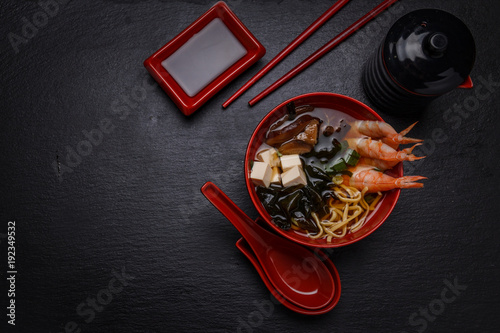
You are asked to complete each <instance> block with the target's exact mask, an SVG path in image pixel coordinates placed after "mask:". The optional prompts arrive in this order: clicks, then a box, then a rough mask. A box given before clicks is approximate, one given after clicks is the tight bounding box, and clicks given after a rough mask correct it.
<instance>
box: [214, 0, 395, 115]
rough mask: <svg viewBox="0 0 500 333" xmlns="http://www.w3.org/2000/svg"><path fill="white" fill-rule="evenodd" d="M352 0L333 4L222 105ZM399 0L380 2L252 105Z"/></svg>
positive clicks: (242, 91) (259, 95) (260, 95)
mask: <svg viewBox="0 0 500 333" xmlns="http://www.w3.org/2000/svg"><path fill="white" fill-rule="evenodd" d="M349 1H350V0H338V1H337V2H336V3H335V4H334V5H333V6H331V7H330V8H329V9H328V10H327V11H326V12H324V13H323V14H322V15H321V16H320V17H319V18H318V19H316V21H314V22H313V23H312V24H311V25H310V26H309V27H308V28H307V29H306V30H304V31H303V32H302V33H301V34H300V35H299V36H297V37H296V38H295V39H294V40H293V41H292V42H291V43H290V44H289V45H288V46H287V47H285V48H284V49H283V50H282V51H281V52H280V53H278V54H277V55H276V56H275V57H274V58H273V59H272V60H271V61H270V62H269V63H268V64H267V65H266V66H264V67H263V68H262V69H261V70H260V71H259V72H258V73H257V74H255V75H254V76H253V77H252V78H251V79H250V80H249V81H248V82H247V83H245V84H244V85H243V86H242V87H241V88H240V89H238V91H236V92H235V93H234V94H233V95H232V96H231V97H230V98H229V99H228V100H227V101H226V102H224V104H222V107H224V108H226V107H227V106H229V104H231V103H232V102H233V101H234V100H236V99H237V98H238V97H239V96H241V94H243V93H244V92H245V91H246V90H247V89H248V88H250V87H251V86H252V85H253V84H254V83H255V82H257V81H258V80H259V79H260V78H262V77H263V76H264V75H266V73H267V72H269V71H270V70H271V69H272V68H273V67H274V66H275V65H276V64H277V63H279V62H280V61H281V60H283V59H284V58H285V57H286V56H287V55H289V54H290V53H291V52H292V51H293V50H294V49H295V48H297V47H298V46H299V45H300V44H301V43H302V42H303V41H305V40H306V39H307V38H308V37H309V36H311V35H312V34H313V33H314V32H315V31H316V30H317V29H319V28H320V27H321V26H322V25H323V24H324V23H325V22H326V21H328V20H329V19H330V18H331V17H332V16H333V15H334V14H335V13H337V12H338V11H339V10H340V9H341V8H342V7H343V6H344V5H346V4H347V3H348V2H349ZM396 1H398V0H385V1H383V2H382V3H380V4H379V5H378V6H377V7H375V8H373V9H372V10H371V11H369V12H368V13H367V14H365V16H363V17H362V18H360V19H359V20H357V21H356V22H354V23H353V24H351V25H350V26H349V27H348V28H347V29H345V30H344V31H342V32H341V33H340V34H338V35H337V36H335V37H334V38H333V39H332V40H330V41H329V42H328V43H326V44H325V45H323V46H322V47H321V48H319V49H318V50H316V51H315V52H314V53H313V54H311V55H310V56H309V57H307V58H306V59H305V60H303V61H302V62H301V63H300V64H298V65H297V66H295V67H294V68H293V69H291V70H290V71H289V72H288V73H286V74H285V75H283V76H282V77H281V78H280V79H278V80H277V81H276V82H274V83H273V84H272V85H270V86H269V87H267V88H266V89H265V90H263V91H262V92H261V93H259V94H258V95H257V96H255V97H254V98H253V99H251V100H250V102H248V104H250V106H253V105H255V104H256V103H257V102H259V101H260V100H261V99H263V98H264V97H266V96H267V95H269V94H270V93H271V92H273V91H274V90H276V89H277V88H279V87H281V86H282V85H283V84H285V83H286V82H288V81H289V80H291V79H292V78H293V77H295V76H296V75H297V74H299V73H300V72H302V71H303V70H304V69H306V68H307V67H309V66H310V65H312V64H313V63H314V62H315V61H316V60H318V59H320V58H321V57H323V56H324V55H325V54H327V53H328V52H330V51H331V50H332V49H333V48H335V47H336V46H337V45H339V44H340V43H341V42H343V41H344V40H345V39H346V38H348V37H349V36H350V35H352V34H353V33H354V32H356V31H357V30H358V29H360V28H361V27H363V26H364V25H365V24H367V23H368V22H369V21H371V20H372V19H373V18H375V17H376V16H377V15H379V14H380V13H382V12H383V11H384V10H385V9H387V8H388V7H389V6H391V5H392V4H393V3H395V2H396Z"/></svg>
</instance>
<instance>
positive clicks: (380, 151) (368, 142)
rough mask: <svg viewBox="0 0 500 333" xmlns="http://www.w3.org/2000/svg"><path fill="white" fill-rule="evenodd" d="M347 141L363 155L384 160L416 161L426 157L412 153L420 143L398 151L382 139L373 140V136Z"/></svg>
mask: <svg viewBox="0 0 500 333" xmlns="http://www.w3.org/2000/svg"><path fill="white" fill-rule="evenodd" d="M347 142H348V144H349V147H351V148H353V149H354V150H356V151H357V152H358V153H359V154H360V155H361V156H364V157H370V158H376V159H379V160H384V161H392V162H396V161H398V162H401V161H416V160H419V159H422V158H424V157H425V156H421V157H418V156H415V155H413V154H412V153H411V151H412V150H413V148H415V147H416V146H417V145H419V144H418V143H417V144H415V145H414V146H413V147H410V148H406V149H404V150H400V151H397V150H396V149H394V148H392V147H390V146H388V145H386V144H385V143H383V142H382V141H378V140H372V139H371V138H358V139H347Z"/></svg>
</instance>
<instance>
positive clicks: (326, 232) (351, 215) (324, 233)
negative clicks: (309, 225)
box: [309, 184, 382, 242]
mask: <svg viewBox="0 0 500 333" xmlns="http://www.w3.org/2000/svg"><path fill="white" fill-rule="evenodd" d="M333 191H334V192H335V196H336V198H337V199H334V198H330V199H329V200H328V201H327V204H328V206H329V208H330V212H329V214H328V215H327V216H325V217H324V218H323V220H322V221H320V220H319V219H318V217H317V216H316V215H314V216H313V218H314V220H315V222H316V224H317V225H318V228H319V229H320V231H319V232H318V233H317V234H314V235H311V234H309V237H311V238H313V239H318V238H322V237H326V241H327V242H331V241H332V239H333V238H341V237H344V236H345V235H346V234H347V233H348V232H354V231H357V230H359V229H360V228H361V227H362V226H363V225H364V224H365V222H366V219H367V217H368V214H369V212H370V211H371V210H373V209H374V208H375V205H376V204H377V203H378V201H379V200H380V198H381V197H382V193H380V192H379V193H378V195H377V197H376V198H375V199H374V200H373V202H372V203H371V205H370V204H368V203H367V202H366V200H365V195H366V192H367V191H368V188H364V189H363V190H362V191H359V190H357V189H356V188H354V187H351V186H346V185H344V184H341V185H340V186H336V187H334V188H333Z"/></svg>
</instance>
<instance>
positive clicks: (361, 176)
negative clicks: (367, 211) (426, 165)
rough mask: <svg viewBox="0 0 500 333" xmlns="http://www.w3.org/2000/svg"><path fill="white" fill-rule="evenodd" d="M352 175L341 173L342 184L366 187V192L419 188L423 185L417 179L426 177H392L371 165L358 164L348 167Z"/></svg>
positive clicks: (361, 188) (359, 188) (360, 188)
mask: <svg viewBox="0 0 500 333" xmlns="http://www.w3.org/2000/svg"><path fill="white" fill-rule="evenodd" d="M349 171H351V172H352V176H351V177H349V176H347V175H343V176H342V178H343V179H344V182H343V184H344V185H346V186H352V187H355V188H357V189H358V190H360V191H361V190H363V189H364V188H365V187H367V188H368V191H367V192H368V193H372V192H383V191H389V190H392V189H395V188H420V187H424V184H422V183H416V181H417V180H422V179H427V178H426V177H422V176H404V177H399V178H394V177H391V176H389V175H386V174H385V173H383V172H380V171H377V170H374V169H373V168H372V167H369V166H363V165H359V166H356V167H354V168H351V169H349Z"/></svg>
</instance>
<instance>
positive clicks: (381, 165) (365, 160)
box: [358, 143, 421, 171]
mask: <svg viewBox="0 0 500 333" xmlns="http://www.w3.org/2000/svg"><path fill="white" fill-rule="evenodd" d="M420 145H421V143H417V144H415V145H414V146H413V147H410V148H405V149H403V150H402V151H403V152H405V153H406V154H411V152H412V150H413V149H414V148H415V147H417V146H420ZM398 163H399V161H384V160H379V159H378V158H369V157H361V158H360V159H359V162H358V164H359V165H369V166H373V167H375V168H377V169H379V170H380V171H385V170H389V169H392V168H393V167H395V166H396V164H398Z"/></svg>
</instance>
